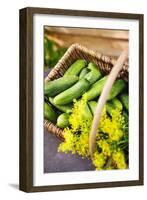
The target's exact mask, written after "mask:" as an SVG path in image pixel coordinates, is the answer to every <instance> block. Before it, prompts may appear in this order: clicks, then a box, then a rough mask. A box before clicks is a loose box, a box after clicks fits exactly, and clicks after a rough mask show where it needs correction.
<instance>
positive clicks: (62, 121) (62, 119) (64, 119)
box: [57, 113, 69, 128]
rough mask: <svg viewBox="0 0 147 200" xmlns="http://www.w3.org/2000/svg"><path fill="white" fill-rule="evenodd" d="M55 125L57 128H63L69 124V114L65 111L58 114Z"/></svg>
mask: <svg viewBox="0 0 147 200" xmlns="http://www.w3.org/2000/svg"><path fill="white" fill-rule="evenodd" d="M57 126H58V127H59V128H65V127H67V126H69V115H68V114H67V113H63V114H61V115H59V117H58V119H57Z"/></svg>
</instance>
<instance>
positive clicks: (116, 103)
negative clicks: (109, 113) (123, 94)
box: [111, 97, 123, 110]
mask: <svg viewBox="0 0 147 200" xmlns="http://www.w3.org/2000/svg"><path fill="white" fill-rule="evenodd" d="M111 102H112V104H113V106H114V107H115V108H117V109H119V110H122V109H123V105H122V103H121V101H120V100H118V99H117V98H116V97H115V98H114V99H112V100H111Z"/></svg>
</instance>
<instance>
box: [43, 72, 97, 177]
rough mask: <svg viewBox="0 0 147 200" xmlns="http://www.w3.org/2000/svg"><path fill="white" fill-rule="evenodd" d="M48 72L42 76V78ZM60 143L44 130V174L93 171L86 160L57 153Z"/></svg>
mask: <svg viewBox="0 0 147 200" xmlns="http://www.w3.org/2000/svg"><path fill="white" fill-rule="evenodd" d="M48 72H49V71H48ZM48 72H46V73H45V74H44V77H46V76H47V74H48ZM60 142H61V141H60V140H58V139H57V138H56V137H55V136H54V135H52V134H51V133H49V132H47V131H46V130H44V173H49V172H72V171H88V170H94V167H93V166H92V164H91V161H90V160H88V159H82V158H81V157H80V156H78V155H73V154H65V153H59V152H57V149H58V145H59V144H60Z"/></svg>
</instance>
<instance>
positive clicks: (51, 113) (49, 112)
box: [44, 103, 57, 123]
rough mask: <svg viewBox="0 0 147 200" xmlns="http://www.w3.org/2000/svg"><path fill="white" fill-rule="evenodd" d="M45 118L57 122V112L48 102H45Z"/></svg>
mask: <svg viewBox="0 0 147 200" xmlns="http://www.w3.org/2000/svg"><path fill="white" fill-rule="evenodd" d="M44 118H45V119H47V120H49V121H51V122H53V123H55V122H56V119H57V114H56V113H55V111H54V110H53V109H52V107H51V106H49V105H48V104H47V103H44Z"/></svg>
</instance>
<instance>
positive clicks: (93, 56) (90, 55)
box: [44, 44, 128, 140]
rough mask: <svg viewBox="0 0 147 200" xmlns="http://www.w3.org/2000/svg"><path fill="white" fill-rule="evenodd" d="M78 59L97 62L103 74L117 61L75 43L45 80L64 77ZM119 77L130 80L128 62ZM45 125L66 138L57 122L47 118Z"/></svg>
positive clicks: (59, 136)
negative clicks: (54, 122)
mask: <svg viewBox="0 0 147 200" xmlns="http://www.w3.org/2000/svg"><path fill="white" fill-rule="evenodd" d="M77 59H84V60H86V61H87V62H88V63H89V62H93V63H95V64H96V65H97V66H98V67H99V69H100V70H101V73H102V74H103V75H106V74H109V73H110V71H111V69H112V67H113V65H114V64H115V62H116V61H115V60H114V59H111V58H110V57H107V56H104V55H102V54H100V53H96V52H94V51H92V50H89V49H87V48H86V47H83V46H81V45H79V44H73V45H71V46H70V47H69V49H68V50H67V51H66V53H65V54H64V55H63V57H62V58H61V59H60V60H59V62H58V63H57V64H56V66H55V67H54V68H53V69H52V70H51V72H50V73H49V74H48V76H47V77H46V78H45V81H46V82H48V81H51V80H54V79H57V78H60V77H62V76H63V75H64V73H65V72H66V70H67V69H68V68H69V67H70V65H71V64H72V63H73V62H74V61H75V60H77ZM118 78H122V79H123V80H125V81H126V82H127V81H128V63H125V64H124V66H123V69H122V70H121V72H120V73H119V75H118ZM44 127H45V128H46V129H47V130H48V131H49V132H51V133H52V134H55V135H56V136H57V138H59V139H62V140H63V139H64V135H63V130H62V129H61V128H58V127H57V126H56V125H55V124H53V123H51V122H49V121H47V120H45V122H44Z"/></svg>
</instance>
